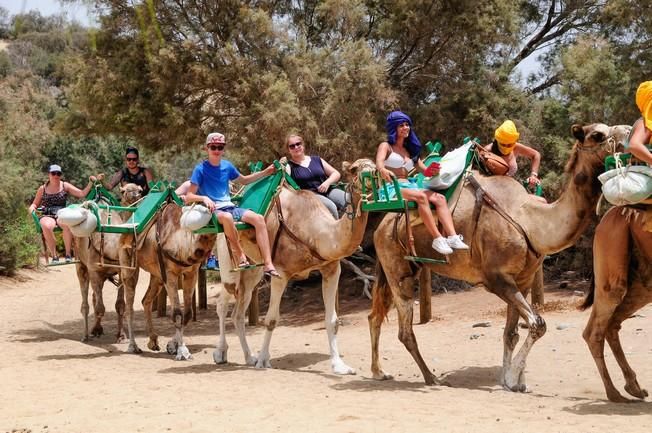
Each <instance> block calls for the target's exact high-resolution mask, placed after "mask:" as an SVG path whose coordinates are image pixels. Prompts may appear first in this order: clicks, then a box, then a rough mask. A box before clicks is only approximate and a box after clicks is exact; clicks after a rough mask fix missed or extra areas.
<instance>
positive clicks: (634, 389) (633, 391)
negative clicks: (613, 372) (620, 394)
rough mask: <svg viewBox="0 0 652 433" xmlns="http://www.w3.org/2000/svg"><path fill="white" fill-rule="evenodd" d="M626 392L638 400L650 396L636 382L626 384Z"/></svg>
mask: <svg viewBox="0 0 652 433" xmlns="http://www.w3.org/2000/svg"><path fill="white" fill-rule="evenodd" d="M625 391H627V393H629V395H632V396H634V397H636V398H640V399H643V398H645V397H647V396H648V393H647V391H646V390H645V389H642V388H641V386H640V385H639V384H638V382H634V383H633V384H631V386H630V384H626V385H625Z"/></svg>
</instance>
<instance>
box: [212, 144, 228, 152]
mask: <svg viewBox="0 0 652 433" xmlns="http://www.w3.org/2000/svg"><path fill="white" fill-rule="evenodd" d="M225 146H226V144H209V145H208V148H209V149H210V150H219V151H222V150H224V147H225Z"/></svg>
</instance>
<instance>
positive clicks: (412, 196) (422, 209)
mask: <svg viewBox="0 0 652 433" xmlns="http://www.w3.org/2000/svg"><path fill="white" fill-rule="evenodd" d="M401 194H402V195H403V198H404V199H406V200H409V201H413V202H415V203H416V204H417V209H418V211H419V216H420V217H421V219H422V220H423V224H424V225H425V226H426V228H427V229H428V232H430V234H431V235H432V237H433V238H438V237H440V236H441V233H439V230H438V229H437V224H436V223H435V217H433V216H432V212H431V210H430V202H429V201H428V197H427V196H426V193H425V192H424V191H420V190H415V189H401Z"/></svg>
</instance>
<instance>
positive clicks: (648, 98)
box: [636, 81, 652, 130]
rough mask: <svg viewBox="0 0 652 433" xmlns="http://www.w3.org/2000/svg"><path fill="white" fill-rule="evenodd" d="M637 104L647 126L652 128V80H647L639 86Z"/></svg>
mask: <svg viewBox="0 0 652 433" xmlns="http://www.w3.org/2000/svg"><path fill="white" fill-rule="evenodd" d="M636 105H637V106H638V109H639V110H641V114H642V115H643V120H644V121H645V127H646V128H647V129H650V130H652V81H645V82H643V83H641V85H640V86H638V90H637V91H636Z"/></svg>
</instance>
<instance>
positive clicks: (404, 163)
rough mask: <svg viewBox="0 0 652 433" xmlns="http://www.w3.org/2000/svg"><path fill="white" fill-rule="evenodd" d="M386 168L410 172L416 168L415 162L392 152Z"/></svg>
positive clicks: (386, 161) (386, 162)
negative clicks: (402, 169)
mask: <svg viewBox="0 0 652 433" xmlns="http://www.w3.org/2000/svg"><path fill="white" fill-rule="evenodd" d="M385 167H387V168H394V169H397V168H404V169H406V170H407V171H410V170H412V169H413V168H414V162H412V160H411V159H409V158H408V159H405V158H403V155H401V154H400V153H396V152H394V151H393V150H392V153H390V154H389V156H388V157H387V159H386V160H385Z"/></svg>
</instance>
